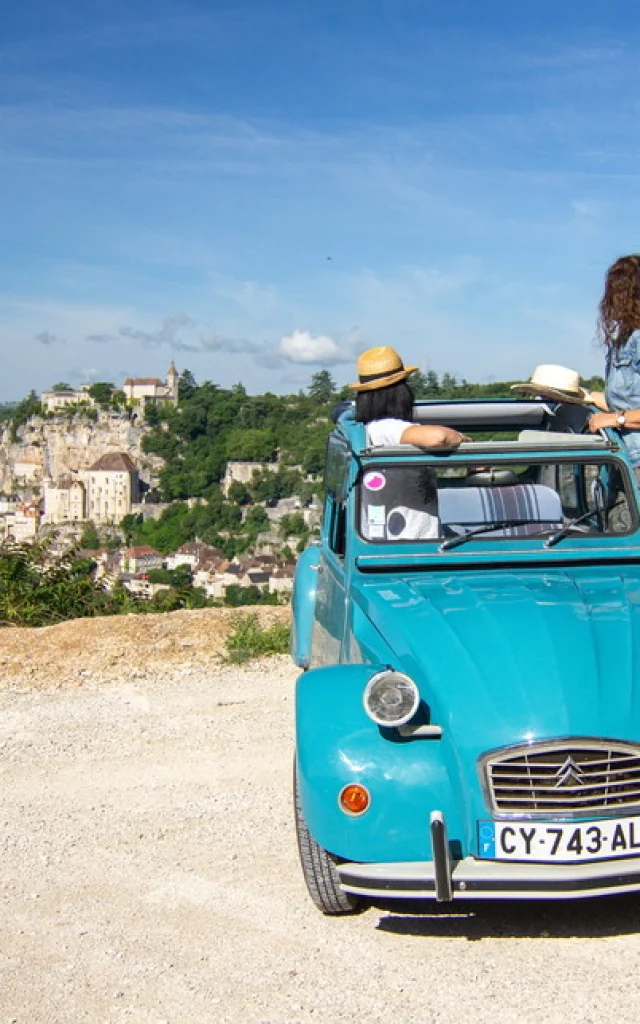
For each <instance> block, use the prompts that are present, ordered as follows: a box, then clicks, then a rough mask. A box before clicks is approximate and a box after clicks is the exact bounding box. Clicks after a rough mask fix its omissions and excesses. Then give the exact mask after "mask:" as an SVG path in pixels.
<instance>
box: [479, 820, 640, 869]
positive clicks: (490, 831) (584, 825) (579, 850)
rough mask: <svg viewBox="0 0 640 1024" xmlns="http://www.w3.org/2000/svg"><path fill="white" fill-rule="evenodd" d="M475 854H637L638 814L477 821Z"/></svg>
mask: <svg viewBox="0 0 640 1024" xmlns="http://www.w3.org/2000/svg"><path fill="white" fill-rule="evenodd" d="M478 856H479V857H483V858H486V859H488V860H536V861H565V862H566V861H578V860H603V859H607V860H608V859H610V858H612V857H633V856H636V857H640V817H635V818H609V819H608V820H604V821H603V820H600V821H580V822H575V821H572V822H566V821H562V822H561V821H479V822H478Z"/></svg>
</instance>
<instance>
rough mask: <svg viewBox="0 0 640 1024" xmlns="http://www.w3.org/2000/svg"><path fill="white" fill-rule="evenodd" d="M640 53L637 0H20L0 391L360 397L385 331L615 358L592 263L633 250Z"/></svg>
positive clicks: (6, 113) (0, 263)
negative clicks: (156, 379)
mask: <svg viewBox="0 0 640 1024" xmlns="http://www.w3.org/2000/svg"><path fill="white" fill-rule="evenodd" d="M5 6H6V5H5ZM639 43H640V8H638V5H637V3H636V2H635V0H624V2H621V0H609V2H608V3H605V2H601V0H581V2H580V3H578V2H577V0H565V3H564V4H559V3H558V2H557V0H555V2H553V3H550V2H547V0H536V2H535V3H533V4H521V3H514V0H483V2H482V3H479V2H478V0H448V2H447V3H446V4H443V3H442V2H438V3H436V2H432V0H342V2H341V3H338V2H335V0H325V2H323V3H322V4H320V3H308V2H305V0H296V2H290V0H269V2H262V0H255V2H251V3H244V2H243V0H233V2H231V0H230V2H224V3H223V2H218V0H210V2H208V3H200V4H195V3H186V2H175V3H169V2H166V0H156V2H153V3H151V2H148V0H127V2H126V3H125V2H124V0H111V2H110V3H109V4H105V3H104V2H96V0H83V2H82V3H79V2H78V0H73V2H72V0H67V2H64V0H58V2H57V3H56V4H54V5H52V4H51V3H50V2H47V3H45V2H43V0H24V2H23V4H22V5H21V6H18V5H12V6H11V7H10V8H7V9H6V10H4V11H3V16H2V27H1V30H0V204H1V210H0V214H1V215H0V345H1V346H2V355H3V364H4V373H3V374H2V385H1V387H0V401H1V400H9V399H13V398H17V397H21V396H22V395H23V394H24V393H26V391H27V390H28V389H29V388H31V387H35V388H36V389H42V388H46V387H47V386H50V385H51V384H52V383H53V382H54V381H57V380H67V381H69V382H70V383H71V384H72V385H74V386H77V385H78V384H79V383H80V382H81V381H84V380H93V379H99V380H104V379H107V380H116V381H118V380H122V379H123V378H124V377H125V376H127V375H144V376H148V375H159V376H162V375H164V372H165V370H166V368H167V366H168V364H169V362H170V360H171V359H172V358H173V359H175V362H176V364H177V366H178V368H179V369H182V368H183V367H185V366H186V367H189V368H190V369H191V370H192V371H193V372H194V373H195V375H196V377H197V378H198V379H199V380H204V379H209V380H213V381H215V382H216V383H219V384H221V385H225V386H227V385H231V384H233V383H234V382H236V381H238V380H242V381H243V382H244V383H245V385H246V386H247V388H248V389H249V390H250V391H254V392H255V391H264V390H271V391H275V392H283V391H291V390H297V389H298V388H299V387H302V386H304V385H305V384H306V383H307V382H308V380H309V378H310V376H311V374H312V373H313V372H314V371H315V370H317V369H319V368H321V367H328V368H330V369H331V371H332V373H333V374H334V376H335V377H336V379H337V380H338V381H339V382H341V383H345V382H347V381H349V380H351V379H353V363H354V359H355V355H356V354H357V352H358V351H361V350H362V349H363V348H366V347H368V346H369V345H378V344H392V345H394V346H396V347H397V348H398V349H399V350H400V351H401V353H402V355H403V356H404V358H405V360H406V361H407V362H412V363H417V364H419V365H420V366H422V367H424V368H434V369H436V370H438V371H440V372H443V371H445V370H448V371H450V372H453V373H456V374H457V375H458V376H466V377H467V378H469V379H471V380H489V379H492V378H497V379H503V378H505V377H518V376H523V377H526V376H528V375H529V373H530V371H531V370H532V368H533V366H534V365H535V364H536V363H539V362H563V363H565V364H566V365H570V366H573V367H575V368H576V369H579V370H580V371H581V372H582V373H583V374H585V375H590V374H591V373H594V372H599V370H600V368H601V364H602V354H601V351H600V349H599V348H598V346H597V344H596V343H595V342H594V330H595V314H596V306H597V303H598V300H599V297H600V291H601V287H602V278H603V275H604V272H605V270H606V267H607V266H608V265H609V264H610V263H611V262H612V260H613V259H615V258H616V257H617V256H619V255H621V254H623V253H625V252H633V251H638V250H640V188H639V187H638V186H639V183H640V161H639V159H638V157H639V155H640V153H639V151H640V133H639V125H640V120H639V118H640V99H639V97H640V88H639V86H640V61H639V59H638V49H639ZM327 257H331V259H328V258H327Z"/></svg>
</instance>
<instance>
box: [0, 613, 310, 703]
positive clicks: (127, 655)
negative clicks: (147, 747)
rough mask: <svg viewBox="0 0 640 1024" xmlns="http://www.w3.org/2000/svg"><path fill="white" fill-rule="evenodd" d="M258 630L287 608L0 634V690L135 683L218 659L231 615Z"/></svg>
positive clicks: (77, 622)
mask: <svg viewBox="0 0 640 1024" xmlns="http://www.w3.org/2000/svg"><path fill="white" fill-rule="evenodd" d="M252 613H255V614H256V615H257V616H258V619H259V621H260V623H261V625H263V626H269V625H272V624H273V623H276V622H286V621H287V620H288V618H289V616H290V610H289V609H288V608H274V607H265V608H249V609H246V610H245V609H243V610H241V611H239V610H238V609H235V608H203V609H201V610H198V611H179V612H168V613H166V614H159V615H122V616H106V617H103V618H96V619H73V620H72V621H71V622H63V623H60V625H58V626H46V627H44V628H42V629H20V628H16V629H12V628H6V629H2V631H1V632H0V686H9V687H12V688H14V687H22V686H28V687H29V688H32V687H36V688H41V687H42V688H44V687H46V688H47V689H50V688H54V687H67V686H82V685H83V684H84V683H85V682H87V681H88V680H91V682H102V681H107V680H109V679H136V678H137V677H138V676H140V675H142V674H143V673H146V672H148V671H149V669H153V670H154V671H156V672H157V673H158V674H160V675H162V674H163V672H164V670H165V669H166V670H169V669H171V670H174V669H175V668H177V667H180V666H184V667H185V668H188V667H191V666H193V667H201V666H203V665H207V664H211V662H212V661H216V660H217V661H219V660H220V659H221V658H222V656H223V655H224V645H225V640H226V638H227V637H228V635H229V633H230V631H231V629H232V628H233V627H232V620H233V619H234V617H235V616H237V615H246V614H252Z"/></svg>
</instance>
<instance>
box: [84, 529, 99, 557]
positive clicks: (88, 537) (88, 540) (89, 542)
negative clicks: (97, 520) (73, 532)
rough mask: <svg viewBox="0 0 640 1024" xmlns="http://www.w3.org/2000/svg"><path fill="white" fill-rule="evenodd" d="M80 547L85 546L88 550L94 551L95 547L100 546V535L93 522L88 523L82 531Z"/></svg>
mask: <svg viewBox="0 0 640 1024" xmlns="http://www.w3.org/2000/svg"><path fill="white" fill-rule="evenodd" d="M80 547H81V548H86V549H87V550H89V551H95V550H96V548H99V547H100V537H99V536H98V531H97V530H96V528H95V526H94V525H93V523H88V524H87V526H85V528H84V530H83V531H82V536H81V537H80Z"/></svg>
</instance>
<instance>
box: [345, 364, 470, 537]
mask: <svg viewBox="0 0 640 1024" xmlns="http://www.w3.org/2000/svg"><path fill="white" fill-rule="evenodd" d="M415 370H417V367H416V366H405V365H404V364H403V362H402V360H401V358H400V356H399V355H398V353H397V352H396V351H395V350H394V349H392V348H389V347H386V346H385V347H381V348H370V349H368V350H367V351H366V352H363V353H362V355H361V356H360V358H359V359H358V380H357V381H356V383H355V384H352V385H351V387H352V388H353V389H354V391H356V392H357V397H356V420H358V421H359V422H360V423H364V424H365V427H366V431H367V441H368V442H369V444H370V445H371V446H375V447H378V446H382V447H384V446H395V445H399V444H411V445H417V446H419V447H421V448H429V449H434V450H440V449H443V448H444V449H447V448H448V449H453V448H457V447H458V445H459V444H460V443H461V441H464V440H469V439H468V438H466V437H465V435H463V434H461V433H459V431H457V430H451V428H450V427H444V426H438V425H435V424H433V425H431V424H429V425H427V424H421V423H420V424H419V423H413V422H412V416H413V402H414V398H413V391H412V390H411V388H410V386H409V384H407V377H408V376H409V374H411V373H413V372H414V371H415ZM362 484H363V490H362V502H361V529H362V533H363V535H364V536H365V537H366V538H367V539H368V540H373V541H385V540H386V541H395V540H427V539H434V538H436V537H437V536H438V534H439V520H438V511H437V501H438V499H437V487H436V482H435V474H434V473H433V471H432V470H429V469H428V468H426V467H424V468H422V469H419V470H418V473H417V475H416V471H415V469H413V470H412V469H410V468H409V467H396V468H392V467H388V468H385V469H384V470H383V471H375V472H369V473H365V474H364V477H363V481H362Z"/></svg>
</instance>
